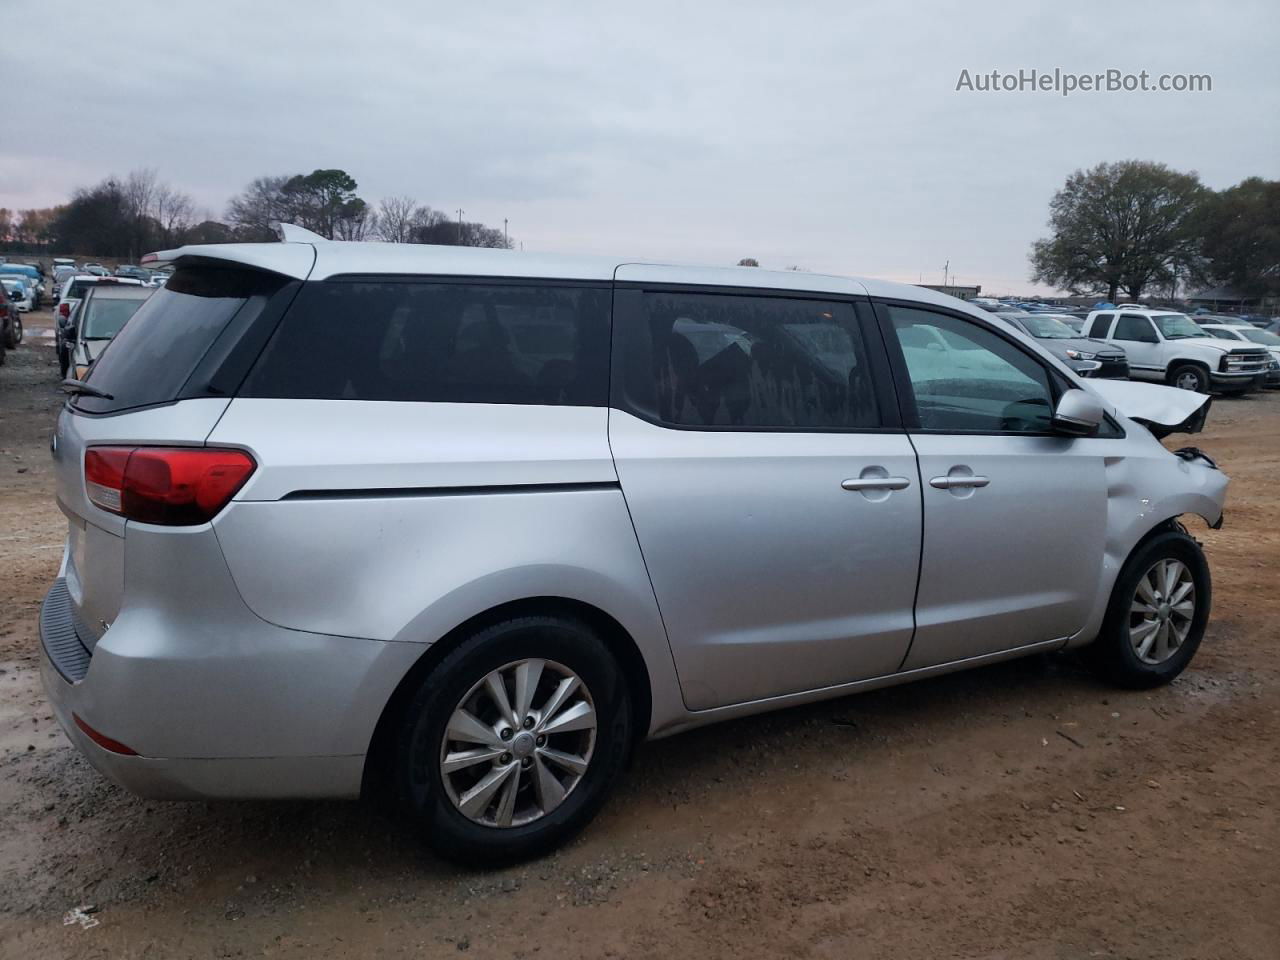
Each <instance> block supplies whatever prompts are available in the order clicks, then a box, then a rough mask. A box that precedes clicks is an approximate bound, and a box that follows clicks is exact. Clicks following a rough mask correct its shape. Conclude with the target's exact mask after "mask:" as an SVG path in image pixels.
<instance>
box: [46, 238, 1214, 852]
mask: <svg viewBox="0 0 1280 960" xmlns="http://www.w3.org/2000/svg"><path fill="white" fill-rule="evenodd" d="M284 232H285V236H286V237H288V236H291V235H296V234H293V232H292V228H290V229H287V230H285V231H284ZM166 256H167V257H171V258H174V259H176V261H177V266H178V269H177V272H176V273H175V275H174V276H173V278H172V279H171V280H170V281H169V283H168V284H167V285H166V286H165V287H164V288H163V289H160V290H157V291H156V292H155V294H154V295H153V297H152V299H151V300H149V301H148V302H147V303H145V304H144V305H143V306H142V307H141V309H140V310H139V311H138V313H137V314H136V315H135V316H134V317H133V319H132V320H130V321H129V323H128V324H127V325H126V326H125V328H124V330H123V331H122V332H121V333H120V335H119V336H118V337H117V339H116V340H115V341H114V342H113V343H112V344H111V345H110V346H109V347H108V348H107V350H106V351H105V352H104V353H103V354H102V356H101V358H100V359H99V360H98V362H97V363H96V364H95V365H94V367H93V368H92V369H91V370H90V371H89V373H88V376H87V378H86V379H85V381H84V382H83V383H69V384H67V390H68V392H69V393H71V394H72V397H71V399H70V400H69V402H68V404H67V405H66V406H65V407H64V408H63V410H62V411H61V413H60V415H59V418H58V423H57V427H56V431H55V434H54V437H53V450H54V454H53V456H54V472H55V474H56V485H57V497H58V505H59V507H60V509H62V510H63V511H64V512H65V513H66V515H67V517H68V521H69V522H68V530H67V546H66V550H65V551H64V555H63V559H62V564H61V568H60V570H59V573H58V575H57V579H56V580H55V582H54V584H53V585H52V588H51V589H50V591H49V594H48V597H47V599H46V600H45V603H44V607H43V609H42V612H41V616H40V635H41V644H40V649H41V653H40V657H41V673H42V676H43V679H44V683H45V689H46V691H47V694H48V702H49V704H50V707H51V709H52V711H53V713H54V715H55V716H56V717H57V719H58V722H59V723H60V725H61V726H62V728H63V729H64V730H65V731H66V733H67V735H68V736H69V737H70V738H71V740H72V742H73V743H74V744H75V746H76V747H77V748H78V749H79V750H80V751H82V752H83V753H84V754H85V755H86V756H87V757H88V759H89V760H90V762H91V763H92V764H93V765H94V766H95V767H97V768H98V769H99V770H100V771H102V772H103V773H105V774H106V775H107V776H109V777H111V778H113V779H114V780H116V781H117V782H119V783H121V784H123V785H124V786H126V787H127V788H129V789H131V790H133V791H135V792H138V793H144V794H151V795H155V796H163V797H169V798H178V797H211V796H220V797H265V796H270V797H286V796H305V797H321V796H346V797H351V796H356V795H358V794H359V793H360V792H361V790H362V789H363V788H365V787H368V786H371V785H380V784H385V785H387V786H390V787H392V788H394V793H395V795H397V796H400V797H402V798H403V799H404V802H405V803H406V804H407V806H408V807H409V809H410V811H411V813H412V815H413V817H414V818H415V820H416V822H417V823H419V824H420V825H421V826H422V828H423V831H424V833H426V835H427V837H428V838H429V840H430V842H431V843H433V844H434V845H435V846H436V848H437V849H438V850H440V851H441V852H442V853H444V854H446V855H447V856H450V857H453V858H456V859H458V860H461V861H463V862H466V863H470V864H482V863H487V862H494V861H503V860H512V859H518V858H524V857H530V856H534V855H537V854H539V853H542V852H545V851H547V850H549V849H551V848H553V847H555V846H556V845H558V844H561V843H563V842H564V841H565V840H566V839H567V838H569V837H570V836H572V835H573V834H574V833H575V832H577V831H578V830H580V829H581V828H582V827H584V826H585V825H586V824H587V823H588V822H589V821H590V820H591V819H592V817H594V816H595V815H596V813H597V812H598V811H599V810H600V808H601V807H602V805H603V804H604V803H605V800H606V798H607V796H608V794H609V792H610V790H611V789H612V788H613V786H614V784H615V783H616V782H617V780H618V777H619V776H620V774H621V772H622V770H623V769H625V767H626V764H627V762H628V759H629V757H630V755H631V753H632V751H633V749H634V748H635V746H636V744H637V743H639V742H640V741H642V740H644V739H646V738H650V737H660V736H665V735H669V734H672V733H676V732H678V731H681V730H686V729H689V728H692V727H695V726H699V725H705V724H708V723H713V722H715V721H719V720H725V719H729V718H732V717H740V716H744V715H747V714H752V713H758V712H761V711H765V710H770V709H775V708H779V707H785V706H790V705H795V704H801V703H807V702H811V701H815V700H818V699H822V698H829V697H835V696H841V695H845V694H848V693H852V692H854V691H858V690H866V689H871V688H875V687H882V686H886V685H889V684H894V683H901V682H905V681H908V680H912V679H916V678H920V677H926V676H931V675H935V674H941V673H945V672H948V671H953V670H958V669H963V668H966V667H973V666H978V665H982V664H989V663H993V662H997V661H1002V660H1006V659H1009V658H1013V657H1019V656H1026V655H1031V654H1035V653H1038V652H1043V651H1051V650H1060V649H1063V648H1066V647H1079V648H1081V650H1082V654H1083V656H1084V657H1085V658H1086V660H1087V661H1088V662H1089V663H1090V664H1091V665H1093V666H1094V667H1095V668H1096V669H1097V670H1098V671H1099V673H1100V674H1101V675H1103V676H1104V677H1106V678H1108V679H1109V680H1110V681H1112V682H1114V683H1118V684H1120V685H1123V686H1128V687H1137V688H1147V687H1153V686H1156V685H1158V684H1163V683H1168V682H1169V681H1171V680H1172V679H1173V678H1175V677H1177V676H1178V675H1179V674H1180V673H1181V672H1182V671H1183V669H1184V668H1185V667H1186V666H1187V664H1188V663H1189V662H1190V661H1191V659H1192V657H1193V656H1194V654H1195V652H1196V649H1197V647H1198V646H1199V644H1200V641H1201V637H1202V636H1203V634H1204V630H1205V625H1206V623H1207V620H1208V617H1209V599H1210V596H1209V594H1210V578H1209V570H1208V566H1207V563H1206V560H1205V557H1204V555H1203V554H1202V552H1201V550H1200V547H1199V546H1198V545H1197V543H1196V542H1195V541H1194V540H1193V539H1192V538H1191V537H1190V536H1188V535H1187V533H1186V532H1185V531H1184V530H1183V529H1182V527H1181V526H1180V525H1179V523H1178V517H1179V516H1181V515H1183V514H1185V513H1192V514H1197V515H1199V516H1201V517H1202V518H1203V519H1204V520H1205V521H1206V522H1207V523H1209V524H1218V523H1219V522H1220V520H1221V518H1222V510H1223V501H1224V498H1225V494H1226V487H1227V479H1226V477H1225V476H1224V475H1223V474H1222V473H1220V472H1219V471H1218V469H1217V468H1216V467H1215V465H1214V464H1213V463H1212V462H1211V461H1210V460H1209V459H1208V458H1207V457H1205V456H1204V455H1202V454H1201V453H1199V451H1195V450H1193V449H1189V448H1188V449H1185V450H1183V451H1181V452H1180V453H1177V454H1175V453H1172V452H1170V451H1169V450H1167V449H1166V448H1165V447H1164V446H1163V445H1162V444H1161V443H1160V442H1159V441H1158V439H1157V437H1156V436H1155V434H1159V435H1164V434H1166V433H1168V432H1170V431H1172V430H1178V429H1182V430H1188V431H1192V432H1194V431H1195V430H1197V429H1199V426H1200V424H1201V423H1202V422H1203V419H1204V416H1205V412H1206V411H1207V409H1208V398H1207V397H1203V396H1199V395H1195V394H1189V393H1184V392H1180V391H1175V390H1169V389H1166V388H1163V387H1155V386H1151V385H1149V384H1135V383H1123V382H1118V381H1109V380H1093V379H1088V380H1082V379H1080V378H1079V377H1077V376H1076V375H1075V374H1074V373H1073V372H1072V370H1071V369H1070V368H1069V367H1067V366H1065V365H1064V364H1062V363H1061V362H1059V361H1058V359H1057V358H1055V357H1054V356H1052V355H1051V354H1049V353H1047V352H1046V351H1044V350H1042V349H1041V348H1040V346H1039V345H1038V342H1036V341H1031V340H1029V339H1027V338H1026V337H1025V336H1022V335H1020V334H1017V333H1014V332H1013V331H1012V330H1010V329H1009V328H1008V327H1007V325H1006V324H1005V323H1003V322H1002V321H1000V320H999V319H997V318H996V317H994V316H992V315H990V314H987V313H983V312H982V311H980V310H979V309H977V308H972V307H969V306H967V305H965V304H963V303H961V302H960V301H958V300H956V299H954V298H952V297H947V296H943V295H940V294H937V293H934V292H932V291H928V290H924V289H921V288H919V287H910V286H905V285H901V284H892V283H887V282H884V281H877V280H854V279H849V278H843V277H823V276H818V275H812V274H798V273H795V272H772V271H765V270H751V271H743V270H740V269H733V268H726V269H715V268H699V267H681V266H671V265H661V264H637V263H632V262H629V261H627V260H625V259H606V258H604V257H596V258H571V257H555V256H549V255H529V256H527V257H525V258H521V259H520V260H519V261H518V262H517V261H515V260H513V259H512V256H511V254H510V253H508V252H506V251H490V250H478V249H467V248H445V247H429V246H413V245H395V244H374V243H367V244H366V243H342V242H329V241H326V242H323V243H321V242H316V243H315V244H314V245H312V244H311V243H307V242H288V243H280V244H257V245H237V244H225V245H206V246H195V247H187V248H184V249H180V250H177V251H174V252H171V253H169V254H166ZM513 274H518V275H519V276H518V277H516V276H513ZM747 274H749V278H748V277H747V276H746V275H747ZM744 284H745V285H746V286H747V287H748V289H744ZM123 292H124V291H108V290H105V289H103V290H95V291H94V292H93V294H92V295H91V296H92V297H93V298H94V299H96V298H97V297H98V296H99V295H100V294H101V295H103V296H108V295H111V294H114V295H120V294H122V293H123ZM353 317H358V318H359V321H360V335H359V336H356V337H353V336H352V335H351V333H352V326H351V325H352V318H353ZM86 323H87V321H86ZM611 370H612V371H613V375H612V376H611V375H610V371H611ZM407 438H408V442H406V439H407ZM52 789H56V787H55V788H52Z"/></svg>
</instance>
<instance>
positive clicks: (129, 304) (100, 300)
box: [80, 290, 147, 340]
mask: <svg viewBox="0 0 1280 960" xmlns="http://www.w3.org/2000/svg"><path fill="white" fill-rule="evenodd" d="M106 292H107V291H105V290H99V291H97V292H96V293H95V294H94V295H93V296H91V297H90V298H89V302H88V305H87V306H86V307H85V311H84V315H83V316H82V317H81V321H80V323H81V331H80V338H81V339H82V340H110V339H111V338H112V337H114V336H115V335H116V334H117V333H119V332H120V328H121V327H123V326H124V324H125V321H126V320H128V319H129V318H130V317H132V316H133V315H134V314H135V313H137V312H138V308H139V307H141V306H142V305H143V304H144V303H146V302H147V298H146V297H142V296H130V297H122V296H104V295H103V294H104V293H106Z"/></svg>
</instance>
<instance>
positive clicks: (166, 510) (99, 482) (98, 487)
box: [84, 447, 257, 527]
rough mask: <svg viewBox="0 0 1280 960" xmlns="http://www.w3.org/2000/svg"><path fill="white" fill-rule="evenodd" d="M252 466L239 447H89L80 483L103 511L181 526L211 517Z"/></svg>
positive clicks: (131, 518) (140, 519) (246, 477)
mask: <svg viewBox="0 0 1280 960" xmlns="http://www.w3.org/2000/svg"><path fill="white" fill-rule="evenodd" d="M256 467H257V464H256V463H255V462H254V460H253V457H251V456H249V454H247V453H245V452H244V451H243V450H219V449H212V448H209V447H90V448H89V449H88V450H86V451H85V454H84V482H85V490H86V492H87V493H88V495H89V500H90V502H92V503H93V504H94V505H95V506H98V507H101V508H102V509H103V510H107V511H109V512H110V513H115V514H119V515H120V516H122V517H124V518H126V519H128V520H138V521H141V522H142V523H159V524H163V525H165V526H171V527H181V526H191V525H193V524H197V523H208V522H209V521H210V520H212V519H213V518H214V517H215V516H217V514H218V511H219V510H221V509H222V508H223V507H225V506H226V505H227V503H228V502H229V501H230V500H231V498H232V497H234V496H235V495H236V491H238V490H239V489H240V488H241V487H243V486H244V483H245V481H246V480H248V479H249V475H250V474H252V473H253V471H254V469H255V468H256Z"/></svg>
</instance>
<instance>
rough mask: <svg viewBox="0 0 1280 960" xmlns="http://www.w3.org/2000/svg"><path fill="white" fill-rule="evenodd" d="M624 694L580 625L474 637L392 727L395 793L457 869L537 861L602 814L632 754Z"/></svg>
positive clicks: (555, 623) (558, 623)
mask: <svg viewBox="0 0 1280 960" xmlns="http://www.w3.org/2000/svg"><path fill="white" fill-rule="evenodd" d="M631 735H632V717H631V706H630V696H629V693H628V689H627V685H626V682H625V681H624V680H623V678H622V675H621V672H620V671H619V669H618V665H617V662H616V661H615V660H614V658H613V656H612V655H611V654H610V652H609V650H608V649H607V647H606V646H605V645H604V644H603V643H602V642H601V640H600V639H599V638H598V637H597V636H596V635H595V634H594V633H593V632H592V631H591V630H590V629H588V628H587V627H586V626H585V625H584V624H581V623H578V622H576V621H572V620H562V619H558V618H552V617H540V616H538V617H521V618H518V619H514V620H508V621H506V622H503V623H499V624H495V625H494V626H491V627H488V628H486V629H484V630H481V631H479V632H477V633H476V634H474V635H473V636H471V637H470V638H468V639H467V640H466V641H464V642H463V643H462V644H461V645H460V646H459V647H458V648H457V649H456V650H454V651H452V652H451V653H450V654H448V655H447V656H446V657H445V658H444V659H443V660H442V661H441V662H440V663H439V664H438V665H437V666H436V667H435V669H433V670H432V671H431V673H430V674H429V675H428V676H427V678H426V680H425V681H424V682H423V684H422V687H421V688H420V689H419V691H418V694H417V696H416V697H415V698H414V700H413V702H412V704H411V705H410V707H409V709H408V712H407V714H406V719H405V722H404V724H403V726H402V728H401V732H400V741H399V749H398V755H399V760H398V768H399V771H400V776H401V778H402V779H401V792H402V794H403V796H404V797H405V799H406V800H407V802H408V805H409V807H410V810H411V812H412V813H413V814H414V815H415V816H416V817H417V818H418V819H419V821H420V822H421V823H422V825H423V827H424V829H425V831H426V835H427V839H428V842H429V843H430V844H431V846H432V847H433V848H434V849H435V850H436V851H437V852H438V853H440V854H441V855H442V856H445V857H447V858H449V859H451V860H455V861H457V862H460V863H467V864H475V863H486V864H493V863H502V862H510V861H515V860H522V859H526V858H529V857H533V856H537V855H539V854H542V853H545V852H547V851H549V850H551V849H552V848H553V847H556V846H558V845H560V844H561V843H563V842H564V841H566V840H567V839H568V838H570V837H571V836H573V835H574V834H575V833H577V832H578V831H579V830H580V829H582V828H583V827H584V826H585V825H586V824H587V823H588V822H589V821H590V820H591V819H592V817H594V816H595V814H596V813H597V811H599V809H600V807H601V806H603V804H604V801H605V799H606V797H607V796H608V794H609V792H610V790H611V789H612V787H613V785H614V783H615V781H616V780H617V778H618V776H619V774H620V773H621V771H622V769H623V766H624V765H625V762H626V758H627V755H628V753H629V751H630V747H631Z"/></svg>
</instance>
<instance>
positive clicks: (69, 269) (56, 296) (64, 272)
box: [50, 263, 79, 301]
mask: <svg viewBox="0 0 1280 960" xmlns="http://www.w3.org/2000/svg"><path fill="white" fill-rule="evenodd" d="M78 272H79V271H78V270H77V269H76V267H75V265H74V264H73V265H71V266H68V265H66V264H61V263H60V264H58V265H57V266H55V267H54V268H53V288H52V290H51V291H50V296H51V297H52V298H53V300H54V301H58V300H61V299H62V285H63V283H65V282H66V280H67V278H68V277H74V276H75V275H76V274H77V273H78Z"/></svg>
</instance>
